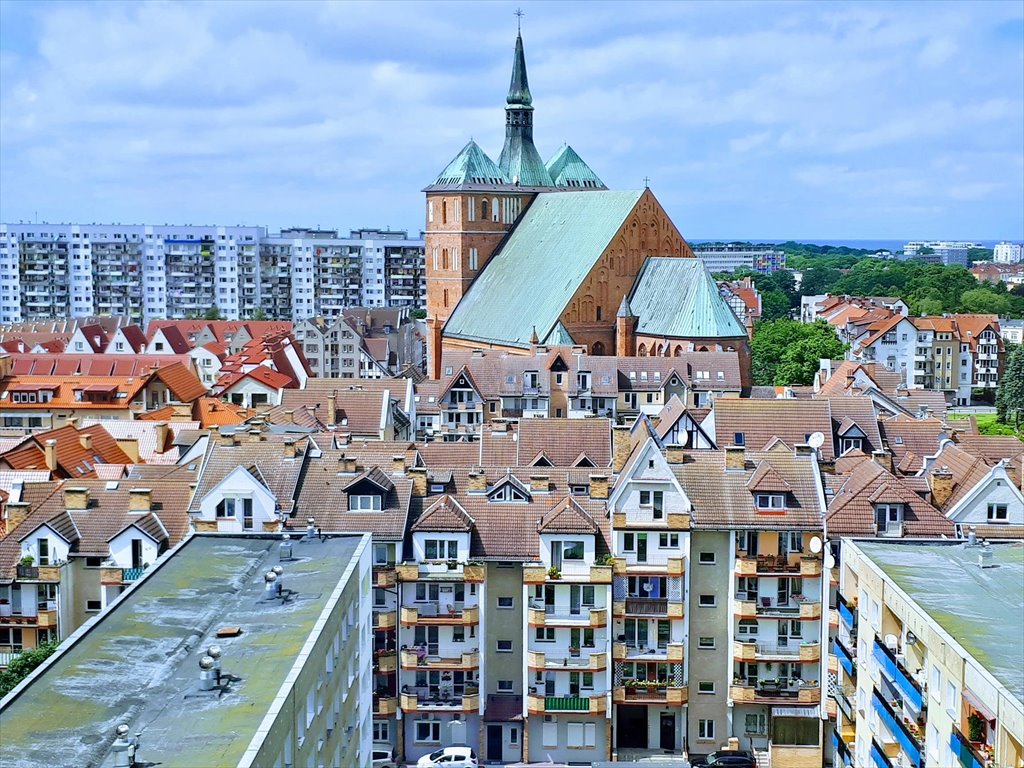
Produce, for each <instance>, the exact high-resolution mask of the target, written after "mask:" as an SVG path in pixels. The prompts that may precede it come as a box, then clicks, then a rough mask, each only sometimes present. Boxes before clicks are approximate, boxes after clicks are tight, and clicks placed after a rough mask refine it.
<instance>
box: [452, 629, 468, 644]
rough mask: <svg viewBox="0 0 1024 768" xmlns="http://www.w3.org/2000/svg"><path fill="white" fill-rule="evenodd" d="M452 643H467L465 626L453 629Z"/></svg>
mask: <svg viewBox="0 0 1024 768" xmlns="http://www.w3.org/2000/svg"><path fill="white" fill-rule="evenodd" d="M452 642H453V643H464V642H466V628H465V627H463V626H455V627H452Z"/></svg>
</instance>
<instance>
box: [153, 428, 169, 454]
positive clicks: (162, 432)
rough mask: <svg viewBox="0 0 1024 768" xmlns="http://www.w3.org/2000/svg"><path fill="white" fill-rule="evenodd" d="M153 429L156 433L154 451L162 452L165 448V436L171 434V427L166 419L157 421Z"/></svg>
mask: <svg viewBox="0 0 1024 768" xmlns="http://www.w3.org/2000/svg"><path fill="white" fill-rule="evenodd" d="M153 431H154V432H155V433H156V452H157V453H164V452H165V451H166V450H167V438H168V437H169V436H170V434H171V428H170V427H168V426H167V422H166V421H158V422H157V424H156V426H155V427H153Z"/></svg>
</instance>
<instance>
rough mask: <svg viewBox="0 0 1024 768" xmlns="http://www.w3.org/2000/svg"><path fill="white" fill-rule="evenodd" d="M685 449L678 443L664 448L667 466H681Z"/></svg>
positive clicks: (684, 457)
mask: <svg viewBox="0 0 1024 768" xmlns="http://www.w3.org/2000/svg"><path fill="white" fill-rule="evenodd" d="M685 451H686V449H685V448H683V446H681V445H679V443H671V444H670V445H666V446H665V460H666V461H667V462H668V463H669V464H683V463H684V462H685V461H686V453H685Z"/></svg>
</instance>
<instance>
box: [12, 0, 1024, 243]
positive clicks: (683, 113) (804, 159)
mask: <svg viewBox="0 0 1024 768" xmlns="http://www.w3.org/2000/svg"><path fill="white" fill-rule="evenodd" d="M514 8H515V5H514V4H511V3H505V2H502V3H477V4H465V3H441V4H430V5H427V4H421V3H385V4H380V3H348V2H346V3H319V2H318V3H300V2H296V3H287V4H282V3H260V4H256V5H243V4H240V3H199V2H190V3H145V4H93V3H75V4H34V5H29V4H11V3H8V4H3V5H2V6H0V13H2V14H3V17H2V19H0V21H3V23H0V167H2V169H3V173H0V220H18V219H20V218H27V217H29V216H31V215H32V213H33V212H34V211H37V210H38V211H39V212H40V215H45V216H47V217H49V218H51V219H55V220H81V221H95V220H110V221H128V220H132V221H144V220H145V221H154V222H163V221H181V222H190V221H191V222H193V223H196V222H213V221H220V222H225V223H237V222H240V221H245V222H247V223H262V224H266V225H268V226H271V227H278V226H287V225H290V224H301V223H317V222H319V223H320V224H321V225H325V226H335V227H338V228H341V229H346V228H349V227H359V226H373V225H381V224H387V223H390V224H392V225H402V226H406V227H409V228H411V229H416V228H418V227H420V226H422V221H423V201H422V194H421V193H420V191H419V190H420V189H421V188H422V187H423V186H425V185H426V184H427V183H429V181H430V180H431V179H432V178H433V177H434V176H435V175H436V173H437V172H438V171H439V170H440V169H441V168H443V167H444V165H445V164H446V163H447V162H448V161H449V160H450V159H451V157H453V156H454V155H455V153H456V152H457V151H458V150H459V148H461V147H462V145H463V144H464V143H465V142H466V140H467V139H468V138H469V137H470V136H472V137H474V138H475V139H476V140H477V142H478V143H480V145H481V146H482V147H483V148H484V149H485V151H487V152H488V153H489V154H491V156H492V157H495V158H496V157H497V154H498V152H499V151H500V148H501V143H502V140H503V134H504V113H503V106H504V94H505V91H506V90H507V88H508V77H509V66H510V63H511V53H512V45H513V40H514V26H513V25H514V21H515V20H514V18H513V17H512V15H511V13H512V11H513V10H514ZM524 8H525V10H526V12H527V15H526V17H525V19H524V29H523V35H524V39H525V43H526V52H527V61H528V66H529V73H530V84H531V88H532V91H533V94H534V103H535V107H536V112H535V136H536V140H537V144H538V148H539V149H540V151H541V154H542V155H543V156H545V157H548V156H550V155H551V154H553V153H554V152H555V151H556V150H557V149H558V147H559V146H561V144H562V142H569V143H571V144H572V145H573V146H574V148H575V149H576V150H577V151H578V152H580V154H581V155H582V156H583V157H584V158H585V159H586V160H587V161H588V163H590V164H591V165H592V166H593V167H594V169H595V170H596V171H597V173H598V174H599V175H600V176H601V177H602V178H603V179H604V180H605V181H606V182H607V183H608V184H609V185H610V186H612V187H615V188H623V187H636V186H638V185H639V184H640V183H642V181H641V179H642V178H643V177H644V176H645V175H647V176H650V177H651V178H652V179H654V181H653V182H652V186H653V188H654V190H655V192H656V193H657V194H658V195H659V197H660V198H662V200H663V201H664V202H665V203H666V205H670V206H674V207H670V209H669V210H670V213H671V214H672V215H673V216H674V217H675V218H676V219H677V220H678V221H679V222H684V221H685V222H697V223H699V227H701V228H704V227H706V228H707V229H708V230H709V231H713V233H714V234H721V235H723V236H725V235H728V236H735V237H742V236H747V235H750V236H753V235H762V236H764V235H768V234H770V232H769V230H771V232H777V233H778V234H779V236H782V237H789V236H794V237H795V236H800V235H801V234H804V235H807V234H811V233H813V234H821V233H822V230H821V229H820V227H825V226H839V225H841V226H842V227H843V228H844V229H843V234H844V235H845V236H847V237H851V236H862V237H881V236H884V235H885V234H886V233H893V232H899V234H896V235H892V236H896V237H899V236H903V235H904V234H905V235H907V236H910V235H911V234H914V235H920V236H928V231H929V230H933V229H939V228H940V227H941V228H943V230H944V231H946V228H953V229H954V230H956V229H962V230H964V233H965V235H966V234H967V232H968V231H969V232H970V234H971V236H979V235H980V234H982V233H984V232H991V236H992V237H1022V236H1024V214H1022V213H1021V211H1022V210H1024V192H1022V191H1021V190H1024V152H1022V151H1021V147H1022V146H1024V96H1022V94H1024V73H1022V67H1020V61H1021V53H1022V51H1021V48H1022V46H1021V45H1020V41H1019V39H1017V40H1014V38H1013V36H1012V34H1007V32H1006V30H1007V29H1009V30H1011V31H1012V30H1014V29H1019V28H1020V13H1019V9H1018V8H1015V7H1014V6H1013V4H1002V3H994V4H975V3H937V4H934V5H929V6H928V7H927V12H920V11H919V6H918V5H917V4H914V5H905V4H889V3H881V2H879V3H871V4H857V3H850V4H846V3H828V4H821V5H803V4H796V5H793V4H780V5H773V4H766V3H747V4H738V3H729V4H724V5H718V4H683V3H641V2H636V3H631V4H630V5H629V6H628V12H623V9H624V7H623V6H621V5H619V4H615V3H588V4H587V5H586V6H585V9H584V6H581V5H578V4H576V3H548V2H546V3H535V2H527V3H525V4H524ZM783 180H784V181H783ZM765 189H771V190H772V194H771V195H770V196H766V195H764V194H762V193H759V192H753V193H752V192H751V190H765ZM769 198H770V199H769ZM876 201H884V205H883V204H876ZM904 227H906V230H902V228H904ZM685 229H686V227H684V230H685ZM910 230H912V231H910ZM685 234H687V235H689V236H701V235H702V234H705V233H703V232H699V231H698V232H693V231H686V232H685Z"/></svg>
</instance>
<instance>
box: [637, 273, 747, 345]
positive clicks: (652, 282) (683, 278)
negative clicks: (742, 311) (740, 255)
mask: <svg viewBox="0 0 1024 768" xmlns="http://www.w3.org/2000/svg"><path fill="white" fill-rule="evenodd" d="M629 306H630V308H631V309H632V311H633V314H634V315H636V316H637V317H638V318H640V319H639V322H638V323H637V327H636V333H637V335H641V334H645V335H648V336H675V337H679V338H687V339H705V338H722V337H724V338H729V337H735V336H746V335H747V332H746V330H745V329H744V328H743V325H742V324H741V323H740V321H739V320H738V319H736V315H735V314H734V313H733V311H732V309H731V308H730V307H729V305H728V304H726V303H725V300H724V299H723V298H722V296H721V294H719V293H718V286H717V285H716V284H715V281H714V278H712V277H711V274H710V273H709V272H708V271H707V269H705V268H704V262H702V261H701V260H700V259H681V258H664V257H650V258H648V259H647V260H646V261H645V262H644V266H643V268H641V270H640V274H639V275H637V278H636V283H635V284H634V285H633V291H632V293H631V294H630V295H629Z"/></svg>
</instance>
